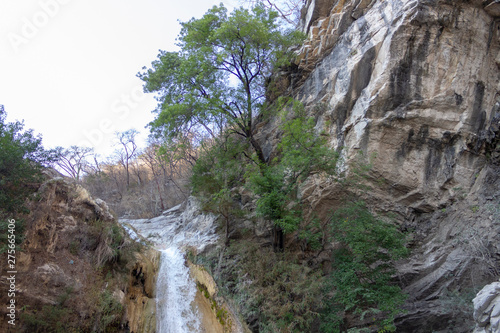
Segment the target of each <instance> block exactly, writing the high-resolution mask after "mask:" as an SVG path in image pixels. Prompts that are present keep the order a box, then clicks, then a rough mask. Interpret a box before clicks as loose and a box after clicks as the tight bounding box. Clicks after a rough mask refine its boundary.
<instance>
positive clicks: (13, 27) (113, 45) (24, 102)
mask: <svg viewBox="0 0 500 333" xmlns="http://www.w3.org/2000/svg"><path fill="white" fill-rule="evenodd" d="M220 2H221V1H220V0H184V1H179V0H175V1H173V0H140V1H139V0H36V1H33V0H22V1H21V0H0V104H3V105H4V106H5V110H6V112H7V121H9V122H11V121H14V120H24V121H25V125H26V128H32V129H34V131H35V133H38V134H41V135H42V137H43V143H44V146H45V147H46V148H53V147H55V146H63V147H69V146H71V145H78V146H93V147H95V150H96V152H97V153H99V154H101V155H103V157H104V156H106V155H109V154H111V153H112V151H113V150H114V149H115V148H114V147H112V141H113V139H114V133H115V132H116V131H125V130H127V129H130V128H135V129H137V130H138V131H140V132H141V141H142V142H144V141H143V140H144V139H145V138H146V137H147V134H148V129H145V128H144V127H145V126H146V125H147V123H148V122H150V121H151V120H153V117H154V115H153V114H152V113H151V111H152V110H153V109H154V108H155V106H156V101H155V100H154V99H153V95H152V94H143V93H142V81H141V80H140V79H138V78H137V77H136V74H137V72H139V71H141V68H142V67H143V66H147V67H150V64H151V62H152V61H153V60H155V59H156V56H157V55H158V50H159V49H162V50H168V51H173V50H175V45H174V44H175V38H176V37H177V35H178V33H179V31H180V25H179V23H178V21H179V20H180V21H187V20H189V19H190V18H191V17H196V18H199V17H201V16H202V15H203V14H204V13H205V12H206V10H207V9H209V8H210V7H212V6H213V5H216V4H219V3H220ZM223 2H224V3H225V4H226V7H229V8H231V7H230V6H231V4H234V5H237V4H238V2H237V1H234V0H228V1H223Z"/></svg>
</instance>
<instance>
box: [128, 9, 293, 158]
mask: <svg viewBox="0 0 500 333" xmlns="http://www.w3.org/2000/svg"><path fill="white" fill-rule="evenodd" d="M277 17H278V14H277V13H276V12H273V11H268V10H266V9H265V8H264V7H263V6H255V7H254V8H253V9H252V10H247V9H243V8H240V9H236V10H235V11H233V12H232V13H230V14H228V13H227V9H226V8H225V7H224V6H223V5H220V6H219V7H216V6H214V7H213V8H212V9H210V10H209V11H208V12H207V13H206V14H205V15H204V16H203V17H202V18H201V19H191V20H190V21H188V22H185V23H182V30H181V33H180V35H179V37H178V40H179V43H178V46H179V47H180V51H179V52H166V51H160V54H159V55H158V59H157V60H155V61H154V62H153V63H152V68H150V69H146V68H145V67H144V68H143V70H144V71H143V72H142V73H139V74H138V77H139V78H141V79H142V80H143V81H144V82H145V85H144V90H145V91H146V92H154V93H157V100H158V102H159V103H158V107H157V109H156V115H157V116H156V119H155V120H154V121H153V122H151V123H150V124H149V126H150V128H151V131H152V132H153V133H155V134H156V135H165V136H167V137H175V136H177V135H181V134H182V133H186V132H188V131H196V132H199V133H204V134H205V135H210V136H212V137H216V136H217V135H219V134H220V133H221V132H222V131H223V130H226V129H229V130H230V131H232V132H233V133H236V134H239V135H241V136H242V137H244V138H246V139H247V140H248V141H249V143H250V144H251V145H252V147H253V149H254V151H255V153H256V154H257V157H258V159H259V160H260V161H261V162H264V157H263V154H262V149H261V147H260V146H259V144H258V143H257V142H256V141H255V139H254V137H253V130H254V116H256V115H257V114H258V113H259V110H260V108H261V107H262V105H263V103H264V101H265V80H266V78H268V77H269V76H270V74H271V69H272V68H273V67H276V66H280V65H284V64H286V63H288V62H289V61H290V59H291V52H290V47H291V46H292V45H295V44H297V43H298V42H300V40H301V39H302V35H301V34H300V33H298V32H296V31H282V30H280V27H279V26H278V24H277Z"/></svg>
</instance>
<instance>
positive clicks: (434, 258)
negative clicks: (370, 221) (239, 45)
mask: <svg viewBox="0 0 500 333" xmlns="http://www.w3.org/2000/svg"><path fill="white" fill-rule="evenodd" d="M499 19H500V3H499V2H498V1H481V0H471V1H465V0H464V1H451V0H418V1H417V0H323V1H321V0H309V1H308V2H307V4H306V7H305V8H304V10H303V19H302V22H301V26H302V29H303V30H304V32H306V33H307V34H308V39H307V40H306V42H305V43H304V45H303V46H302V47H301V48H300V50H298V61H297V66H296V68H294V69H293V70H290V71H289V72H287V73H286V74H285V75H283V76H282V78H281V80H282V81H283V82H285V84H281V87H282V92H283V93H288V94H292V95H294V96H295V97H297V98H298V99H299V100H301V101H302V102H303V103H304V104H305V105H306V107H307V108H308V110H309V113H310V116H311V117H315V118H316V120H317V129H318V132H319V131H322V130H323V131H327V132H328V134H329V138H330V144H331V145H332V146H333V147H335V148H336V149H338V150H339V151H340V152H341V154H342V156H343V158H344V161H346V165H348V161H351V160H353V159H355V158H356V156H359V152H360V151H362V152H363V155H364V156H365V157H366V156H375V158H374V159H373V165H372V168H371V170H370V171H369V174H368V176H369V177H368V183H369V185H370V186H371V191H368V192H366V193H362V194H360V195H361V196H362V197H363V199H364V200H365V201H366V202H367V203H369V204H370V206H371V207H372V209H374V210H375V211H377V212H379V213H384V214H385V213H392V214H394V216H395V217H396V220H397V221H398V223H399V224H400V226H401V229H403V230H406V231H408V232H409V234H410V235H411V240H410V244H409V245H410V247H411V249H412V255H411V257H410V258H409V259H408V260H406V261H404V262H401V263H399V264H398V270H399V279H400V281H401V284H402V286H404V288H405V291H406V292H407V293H408V294H409V299H408V301H407V303H406V310H407V314H405V315H403V316H402V317H400V318H399V319H398V332H430V331H439V330H444V331H447V332H448V331H450V329H452V330H453V329H456V331H466V330H467V327H468V326H473V323H472V319H471V318H472V317H471V311H472V310H471V309H472V308H470V307H469V305H470V306H471V305H472V303H470V300H469V298H470V299H472V297H473V295H474V293H475V292H477V291H478V290H479V289H480V288H481V287H482V286H484V285H485V284H486V283H489V282H491V281H493V280H496V279H497V278H498V276H499V274H500V261H499V260H500V235H499V232H500V177H499V175H500V158H499V157H500V146H499V135H500V132H499V126H500V94H499V92H500V84H499V82H500V80H499V79H500V70H499V67H500V21H499ZM278 80H279V79H278ZM261 126H262V127H261V129H260V132H259V135H260V139H261V140H262V142H267V144H265V145H264V147H265V152H266V154H267V155H268V156H269V155H272V154H273V149H274V147H275V146H276V145H275V143H276V142H277V141H278V140H279V131H278V130H277V127H276V124H275V123H274V122H272V121H270V122H268V123H266V124H264V125H261ZM339 191H341V189H339V188H338V186H337V185H336V184H335V183H326V182H323V181H322V180H320V179H313V178H311V179H310V181H309V182H308V183H307V184H304V186H303V191H302V192H303V193H302V195H303V198H305V201H306V202H308V204H309V209H310V210H312V211H315V212H316V214H318V215H319V216H325V215H326V214H329V213H330V212H331V211H332V209H335V207H337V206H338V205H339V203H340V198H341V196H342V195H341V193H340V192H339ZM466 294H471V295H472V296H471V297H468V296H466ZM465 298H467V301H466V302H465V303H464V304H466V305H464V306H459V305H457V304H458V303H459V302H460V300H462V299H465ZM469 303H470V304H469ZM450 304H452V305H450ZM455 305H456V306H455ZM469 310H470V311H469ZM468 312H469V313H468ZM466 313H468V314H467V315H465V317H464V314H466ZM469 317H470V321H471V322H465V321H468V320H469V319H465V318H469ZM452 330H451V331H452Z"/></svg>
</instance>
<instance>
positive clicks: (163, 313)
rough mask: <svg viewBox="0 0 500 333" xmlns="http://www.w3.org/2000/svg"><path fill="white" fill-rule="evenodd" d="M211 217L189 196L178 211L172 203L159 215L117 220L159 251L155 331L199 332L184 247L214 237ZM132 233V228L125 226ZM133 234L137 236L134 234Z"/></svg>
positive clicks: (201, 244)
mask: <svg viewBox="0 0 500 333" xmlns="http://www.w3.org/2000/svg"><path fill="white" fill-rule="evenodd" d="M214 221H215V217H214V216H210V215H202V214H199V210H198V208H197V204H196V203H195V202H194V200H193V199H191V200H189V201H188V204H187V207H186V209H185V210H184V211H183V212H182V213H181V210H180V206H177V207H174V208H172V209H170V210H168V211H166V212H164V213H163V215H161V216H159V217H155V218H153V219H141V220H124V219H122V220H120V222H121V223H122V224H124V225H125V227H126V229H127V225H130V226H132V227H134V229H135V230H137V232H138V233H139V234H140V235H142V236H143V237H144V238H146V239H148V240H150V241H152V242H154V244H155V247H156V248H157V249H159V250H160V251H161V259H160V269H159V272H158V279H157V283H156V328H157V329H156V331H157V332H158V333H188V332H189V333H202V332H204V331H205V330H204V329H203V328H202V327H201V320H200V315H199V314H198V309H197V308H196V306H195V304H194V302H193V301H194V298H195V296H196V284H195V282H194V281H193V279H192V278H191V276H190V275H189V268H188V267H187V266H186V264H185V258H184V249H185V248H186V247H191V248H196V249H197V250H202V249H203V248H204V247H205V246H207V245H209V244H213V243H215V242H216V240H217V235H216V234H215V230H214V229H215V226H214ZM128 229H129V230H127V231H129V234H131V236H133V232H132V231H133V230H131V229H130V228H128ZM136 237H137V236H136Z"/></svg>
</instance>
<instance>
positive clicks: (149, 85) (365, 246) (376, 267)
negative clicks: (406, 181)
mask: <svg viewBox="0 0 500 333" xmlns="http://www.w3.org/2000/svg"><path fill="white" fill-rule="evenodd" d="M276 17H277V15H276V14H273V13H272V12H267V11H265V10H264V8H262V7H260V6H256V7H255V8H254V9H253V11H248V10H242V9H237V10H235V11H234V12H233V13H231V14H229V15H227V13H226V10H225V8H223V7H222V6H221V7H214V8H212V9H211V10H209V12H207V13H206V14H205V16H203V17H202V18H201V19H199V20H196V19H193V20H191V21H189V22H187V23H183V30H182V32H181V35H180V37H179V40H180V43H179V46H180V48H181V51H179V52H163V51H162V52H161V53H160V55H159V56H158V60H157V61H155V62H153V64H152V69H148V70H145V71H144V72H143V73H140V74H139V77H140V78H142V79H143V80H144V81H145V90H146V91H149V92H156V93H158V100H159V105H158V109H157V110H156V113H157V117H156V119H155V120H154V121H153V122H152V123H151V124H150V127H151V130H152V133H153V135H155V136H156V137H157V138H164V139H165V140H167V141H168V142H170V143H171V144H172V146H176V143H183V142H185V141H184V140H183V139H185V138H186V137H190V138H197V140H194V141H191V142H194V144H193V145H190V146H189V149H193V150H194V151H196V154H190V156H193V155H196V158H195V159H194V160H193V168H192V170H191V186H192V189H193V193H194V194H195V195H197V196H198V197H200V198H201V200H202V202H203V203H204V208H205V209H206V210H207V211H210V212H213V213H216V214H218V215H219V216H220V219H221V222H222V223H223V225H224V231H225V242H224V244H225V245H224V246H223V247H222V248H221V249H219V250H218V251H214V252H212V253H208V254H201V255H198V257H196V258H195V261H198V262H199V263H202V264H204V265H205V266H206V268H207V269H208V270H210V271H211V272H212V274H213V275H214V276H215V278H216V279H217V280H218V283H219V284H220V286H222V288H223V289H224V290H225V291H226V295H227V297H229V298H231V299H233V301H234V303H235V304H237V306H238V307H239V310H240V312H241V313H242V314H243V315H244V317H245V319H246V320H247V322H248V323H249V324H250V326H251V327H252V329H253V330H254V331H256V332H314V331H322V332H338V331H340V330H343V329H345V328H346V327H349V326H352V325H353V322H348V320H347V319H346V318H353V317H355V318H357V320H358V321H357V322H358V325H361V326H365V327H367V326H372V328H374V329H375V328H377V327H378V328H379V329H385V330H393V329H394V326H393V319H394V316H395V315H396V314H398V313H400V312H401V305H402V303H403V301H404V299H405V297H404V294H403V293H402V291H401V289H400V288H399V286H397V284H396V283H394V281H393V280H392V277H393V274H394V266H393V265H394V260H396V259H398V258H401V257H402V256H404V254H405V253H406V248H405V238H404V236H403V234H402V233H401V232H399V231H398V230H397V228H396V227H395V226H393V225H392V224H390V223H387V222H384V221H383V220H382V219H380V218H377V217H376V216H374V215H373V214H372V213H371V212H370V211H369V210H368V209H367V208H366V207H365V206H364V205H363V204H362V203H359V202H357V199H356V197H355V196H353V197H346V200H345V207H344V208H341V209H339V210H337V211H336V212H332V213H331V214H330V215H329V217H328V218H326V219H325V218H319V217H317V216H316V215H315V212H314V211H311V210H310V208H309V207H308V205H307V204H306V203H305V201H304V197H303V196H302V186H303V185H304V184H306V183H307V182H308V179H309V178H310V177H311V176H313V175H314V176H315V177H320V178H322V179H330V180H333V181H337V182H342V183H343V184H344V186H345V187H346V188H347V187H349V186H354V187H356V186H357V185H355V184H356V181H354V180H353V179H354V178H353V177H346V175H345V174H343V173H342V172H340V171H339V170H340V168H339V167H338V164H339V163H345V162H339V153H338V152H337V151H334V150H333V149H331V148H330V147H329V145H328V135H327V133H323V132H322V128H318V123H317V122H316V119H314V118H309V117H307V113H306V110H305V109H304V107H303V105H302V104H301V103H299V102H297V101H295V100H293V98H290V97H279V98H276V99H274V101H273V102H272V103H270V102H269V101H267V100H266V99H265V96H266V80H267V79H268V78H269V76H270V74H271V70H272V69H273V68H274V69H276V68H277V66H286V65H289V64H290V61H291V59H292V58H291V57H290V54H289V53H288V52H285V51H289V50H290V46H292V45H294V44H296V43H297V42H298V41H300V34H298V33H286V34H283V32H282V31H280V30H279V29H278V27H277V26H276V23H275V18H276ZM273 66H274V67H273ZM272 86H273V85H272V84H268V85H267V87H272ZM257 115H259V117H256V116H257ZM271 117H272V118H274V119H275V120H277V121H278V123H279V124H280V125H279V126H278V131H279V137H280V143H279V144H277V146H276V147H274V149H272V151H271V152H266V153H264V150H263V148H262V146H261V144H262V143H261V142H259V141H258V140H257V138H256V134H257V125H259V122H262V121H265V119H267V120H269V119H270V118H271ZM177 147H178V145H177ZM184 147H185V146H184ZM361 164H363V163H361ZM364 167H365V169H366V163H365V165H364ZM361 169H362V168H361ZM361 169H360V170H361ZM361 173H362V172H361ZM354 174H355V173H354ZM358 176H359V174H358ZM356 189H359V187H356V188H351V189H350V191H349V190H348V189H346V192H345V193H346V194H347V193H349V192H351V193H354V192H356ZM243 192H244V193H245V194H244V195H245V196H246V197H247V198H242V196H243V195H242V193H243ZM243 200H245V201H247V202H248V200H250V201H251V204H250V205H247V206H246V207H245V208H247V209H248V208H249V209H250V210H245V208H244V207H243V204H242V201H243ZM252 212H255V214H253V213H252ZM252 216H253V217H252ZM248 218H250V219H254V220H255V219H264V220H266V221H268V222H270V225H271V227H272V228H271V229H272V230H273V232H272V234H273V237H272V240H271V242H270V244H269V245H272V246H269V245H259V244H257V243H255V242H253V241H252V240H250V239H248V237H246V236H244V235H242V234H241V233H244V232H245V231H242V228H241V226H240V225H239V223H241V222H242V220H244V219H248ZM332 246H333V248H332ZM366 251H368V252H369V253H366ZM321 253H323V255H324V253H326V254H327V255H328V256H330V258H329V259H328V261H329V262H331V263H332V266H331V267H330V268H329V267H325V266H322V265H321V264H318V262H315V260H314V258H315V257H316V256H318V255H320V254H321ZM368 313H369V314H370V315H369V316H368V315H367V314H368Z"/></svg>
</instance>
